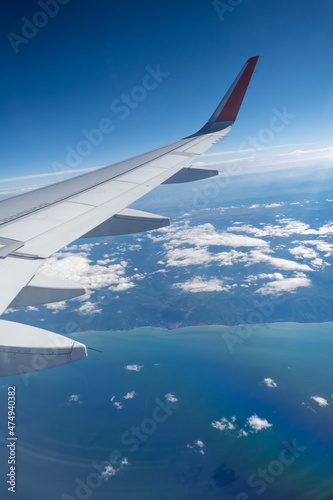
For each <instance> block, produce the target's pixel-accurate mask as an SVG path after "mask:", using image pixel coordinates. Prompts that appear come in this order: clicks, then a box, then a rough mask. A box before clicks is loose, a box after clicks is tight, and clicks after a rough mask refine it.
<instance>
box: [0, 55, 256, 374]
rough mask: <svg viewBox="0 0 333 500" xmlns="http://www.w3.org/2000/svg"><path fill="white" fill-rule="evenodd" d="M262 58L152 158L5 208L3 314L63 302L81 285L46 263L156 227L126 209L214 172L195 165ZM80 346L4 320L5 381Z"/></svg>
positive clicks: (226, 123) (234, 110)
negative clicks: (202, 120)
mask: <svg viewBox="0 0 333 500" xmlns="http://www.w3.org/2000/svg"><path fill="white" fill-rule="evenodd" d="M257 60H258V57H252V58H251V59H249V60H248V61H247V62H246V64H245V65H244V67H243V68H242V70H241V71H240V73H239V75H238V76H237V78H236V80H235V81H234V83H233V84H232V86H231V87H230V89H229V91H228V92H227V94H226V95H225V97H224V98H223V99H222V101H221V102H220V104H219V106H218V107H217V108H216V110H215V112H214V113H213V115H212V116H211V118H210V119H209V120H208V122H207V123H206V125H205V126H204V127H203V128H202V129H200V130H199V131H198V132H197V133H195V134H193V135H191V136H188V137H185V138H184V139H180V140H178V141H176V142H173V143H171V144H168V145H166V146H163V147H161V148H158V149H154V150H152V151H150V152H148V153H145V154H142V155H139V156H136V157H134V158H131V159H129V160H126V161H122V162H120V163H116V164H114V165H110V166H108V167H104V168H101V169H99V170H97V171H94V172H91V173H88V174H85V175H82V176H79V177H76V178H74V179H69V180H66V181H63V182H59V183H57V184H54V185H51V186H47V187H45V188H42V189H38V190H36V191H33V192H29V193H26V194H23V195H20V196H16V197H13V198H10V199H8V200H3V201H1V202H0V279H1V283H2V286H1V289H0V314H2V313H3V312H4V310H5V309H6V308H7V307H8V306H10V305H11V306H27V305H36V304H43V303H48V302H55V301H59V300H66V299H69V298H73V297H76V296H78V295H81V294H83V293H84V289H83V288H82V287H80V286H79V285H77V284H74V283H68V282H62V281H59V280H54V279H52V278H50V279H47V278H45V277H42V276H39V275H38V273H37V271H38V268H39V266H40V265H41V264H42V263H43V261H44V259H46V258H47V257H49V256H51V255H52V254H54V253H55V252H57V251H58V250H60V249H62V248H63V247H64V246H66V245H68V244H69V243H71V242H73V241H74V240H76V239H77V238H80V237H82V236H85V237H98V236H108V235H116V234H128V233H133V232H141V231H147V230H151V229H156V228H159V227H163V226H166V225H168V224H169V219H167V218H165V217H160V216H157V215H154V214H150V213H145V212H141V211H137V210H132V209H128V208H127V207H128V206H129V205H131V204H132V203H133V202H134V201H135V200H137V199H138V198H141V197H142V196H144V195H145V194H146V193H148V192H149V191H151V190H152V189H154V188H155V187H156V186H158V185H160V184H162V183H169V184H170V183H178V182H188V181H193V180H200V179H204V178H207V177H211V176H214V175H217V174H218V171H216V170H207V169H199V168H195V167H192V166H191V163H192V162H193V160H194V159H196V158H197V157H198V156H200V155H201V154H202V153H204V152H205V151H206V150H207V149H209V148H210V147H211V146H212V145H213V144H215V143H216V142H217V141H218V140H220V139H221V138H222V137H224V136H225V135H226V134H227V133H228V132H229V131H230V130H231V128H232V126H233V124H234V122H235V120H236V117H237V114H238V111H239V108H240V106H241V103H242V101H243V98H244V95H245V92H246V90H247V87H248V85H249V82H250V79H251V77H252V74H253V71H254V68H255V66H256V63H257ZM86 355H87V351H86V348H85V346H84V345H83V344H80V343H79V342H75V341H73V340H71V339H67V338H66V337H63V336H59V335H56V334H54V333H52V332H48V331H46V330H41V329H39V328H34V327H31V326H27V325H23V324H17V323H12V322H8V321H4V320H0V376H5V375H14V374H24V373H28V372H32V371H38V370H42V369H45V368H50V367H53V366H57V365H60V364H64V363H68V362H70V361H74V360H77V359H81V358H84V357H86Z"/></svg>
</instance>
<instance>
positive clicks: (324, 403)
mask: <svg viewBox="0 0 333 500" xmlns="http://www.w3.org/2000/svg"><path fill="white" fill-rule="evenodd" d="M310 399H313V401H315V402H316V403H318V405H319V406H321V407H323V406H328V405H329V402H328V401H327V399H325V398H322V397H320V396H311V398H310Z"/></svg>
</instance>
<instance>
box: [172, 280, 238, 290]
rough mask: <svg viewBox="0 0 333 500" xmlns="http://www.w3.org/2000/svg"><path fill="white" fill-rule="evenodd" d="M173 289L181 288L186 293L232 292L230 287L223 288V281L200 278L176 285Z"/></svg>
mask: <svg viewBox="0 0 333 500" xmlns="http://www.w3.org/2000/svg"><path fill="white" fill-rule="evenodd" d="M172 288H179V289H180V290H183V291H184V292H190V293H199V292H221V291H228V290H230V288H231V286H230V285H225V286H222V281H221V280H218V279H216V278H212V279H207V280H204V279H203V278H200V277H199V276H197V277H195V278H192V279H191V280H188V281H185V282H184V283H174V284H173V285H172Z"/></svg>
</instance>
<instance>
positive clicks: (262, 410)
mask: <svg viewBox="0 0 333 500" xmlns="http://www.w3.org/2000/svg"><path fill="white" fill-rule="evenodd" d="M226 335H227V336H228V337H226ZM230 335H238V333H237V331H236V329H235V328H232V327H228V328H226V327H219V326H216V327H196V328H185V329H179V330H174V331H166V330H161V329H155V328H142V329H138V330H133V331H130V332H112V333H110V332H103V333H101V332H87V333H82V334H79V335H76V337H75V338H77V339H78V340H80V341H81V342H84V343H85V344H86V345H88V346H90V347H92V348H95V349H100V350H101V351H102V353H98V352H94V351H89V356H88V358H87V359H86V360H84V361H82V362H78V363H73V364H72V365H68V366H64V367H62V368H58V369H51V370H46V371H44V372H41V373H39V374H37V375H31V376H29V377H25V378H21V377H12V378H11V379H9V378H6V379H5V378H4V379H2V380H0V385H1V390H0V398H1V412H0V413H1V414H0V437H1V444H0V470H1V476H0V488H1V490H0V493H1V499H7V498H13V494H11V493H8V491H7V485H6V473H7V469H8V465H7V455H8V450H7V448H6V438H7V418H6V411H7V407H6V403H7V387H8V385H13V384H15V386H16V390H17V437H18V441H17V463H16V472H17V488H16V494H15V497H14V498H17V499H19V500H32V499H33V500H45V499H48V500H73V498H74V499H88V498H92V499H96V500H113V499H115V500H206V499H207V500H215V499H216V500H217V499H218V500H224V499H226V500H229V499H235V500H249V499H251V500H253V499H257V498H260V499H263V500H266V499H274V500H275V499H285V500H288V499H315V500H320V499H333V452H332V449H333V418H332V417H333V397H332V395H333V363H332V354H333V349H332V348H333V324H332V323H324V324H294V323H284V324H282V323H281V324H270V325H260V326H255V327H253V330H252V332H251V335H249V336H248V337H247V338H245V339H241V338H240V337H238V338H239V342H237V343H235V345H234V352H230V349H229V348H228V345H227V343H226V338H229V339H230ZM125 367H130V368H131V369H126V368H125ZM265 379H271V381H270V380H268V381H267V380H266V382H265V381H264V380H265ZM125 396H126V397H125ZM313 397H315V398H316V399H312V398H313ZM318 398H322V399H318ZM115 403H117V404H116V405H115ZM212 423H213V424H214V425H212ZM245 434H247V435H245Z"/></svg>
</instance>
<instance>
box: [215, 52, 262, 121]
mask: <svg viewBox="0 0 333 500" xmlns="http://www.w3.org/2000/svg"><path fill="white" fill-rule="evenodd" d="M258 59H259V56H254V57H251V58H250V59H248V61H246V65H245V68H244V69H243V72H242V74H241V76H240V78H239V80H238V82H237V84H236V85H235V87H234V89H233V91H232V92H231V94H230V96H229V98H228V100H227V102H226V103H225V105H224V106H223V108H222V110H221V112H220V114H219V116H218V117H217V118H216V121H217V122H234V121H235V120H236V117H237V115H238V111H239V108H240V107H241V104H242V102H243V99H244V96H245V93H246V90H247V88H248V86H249V83H250V80H251V77H252V74H253V71H254V68H255V67H256V64H257V61H258Z"/></svg>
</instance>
